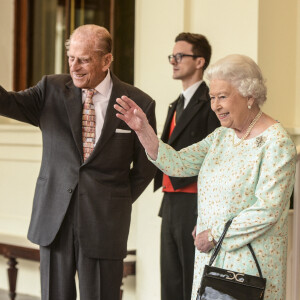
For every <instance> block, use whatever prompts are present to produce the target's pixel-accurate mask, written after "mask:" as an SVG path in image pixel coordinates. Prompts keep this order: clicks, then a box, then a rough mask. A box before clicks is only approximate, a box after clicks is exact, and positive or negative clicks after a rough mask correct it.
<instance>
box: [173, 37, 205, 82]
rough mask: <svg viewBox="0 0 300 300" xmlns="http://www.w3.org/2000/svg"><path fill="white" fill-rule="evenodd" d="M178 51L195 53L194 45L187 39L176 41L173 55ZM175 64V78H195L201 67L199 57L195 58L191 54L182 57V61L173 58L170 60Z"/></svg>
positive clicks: (185, 79)
mask: <svg viewBox="0 0 300 300" xmlns="http://www.w3.org/2000/svg"><path fill="white" fill-rule="evenodd" d="M178 53H181V54H189V55H193V54H194V53H193V51H192V45H191V44H189V43H188V42H185V41H179V42H176V43H175V46H174V48H173V55H176V54H178ZM170 63H171V64H172V66H173V78H174V79H180V80H183V81H188V80H189V79H191V78H193V77H194V76H195V74H196V71H197V69H199V67H198V65H199V62H198V59H197V58H196V59H194V58H193V57H190V56H184V57H182V59H181V61H180V62H176V61H175V59H174V58H173V59H172V60H171V62H170Z"/></svg>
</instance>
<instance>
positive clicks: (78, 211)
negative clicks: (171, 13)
mask: <svg viewBox="0 0 300 300" xmlns="http://www.w3.org/2000/svg"><path fill="white" fill-rule="evenodd" d="M66 47H67V54H68V57H69V67H70V75H68V74H64V75H51V76H45V77H43V79H42V80H41V81H40V82H39V83H38V84H37V85H36V86H34V87H32V88H30V89H28V90H25V91H22V92H7V91H5V90H4V89H3V88H2V87H0V113H1V115H3V116H6V117H9V118H13V119H16V120H19V121H22V122H26V123H29V124H32V125H34V126H39V127H40V129H41V132H42V136H43V157H42V165H41V169H40V173H39V176H38V179H37V184H36V191H35V196H34V201H33V210H32V217H31V222H30V228H29V233H28V238H29V239H30V240H31V241H32V242H34V243H37V244H39V245H40V253H41V268H40V269H41V283H42V299H43V300H46V299H47V300H73V299H76V288H75V281H74V277H75V274H76V272H77V273H78V278H79V289H80V298H81V299H83V300H96V299H97V300H99V299H100V300H119V297H120V294H119V293H120V291H119V289H120V285H121V280H122V272H123V258H124V257H125V256H126V246H127V237H128V232H129V225H130V215H131V206H132V203H133V202H134V201H135V200H136V199H137V198H138V197H139V196H140V194H141V193H142V192H143V191H144V189H145V188H146V186H147V185H148V184H149V182H150V181H151V179H152V178H153V176H154V174H155V167H154V166H152V164H151V163H150V162H149V161H148V159H147V158H146V155H145V151H144V149H143V147H142V146H141V145H140V142H139V141H138V139H137V137H136V135H135V133H134V132H133V131H131V130H130V128H129V127H128V126H127V125H126V124H125V123H124V122H122V121H120V120H119V119H118V118H116V116H115V111H114V108H113V104H114V103H115V100H116V98H117V97H120V96H122V95H127V96H129V97H130V98H132V99H133V100H134V101H136V103H137V104H138V105H139V106H141V107H142V109H143V110H144V111H145V112H146V114H147V117H148V119H149V122H150V124H151V125H152V126H155V102H154V101H153V100H152V99H151V98H150V97H149V96H148V95H147V94H145V93H144V92H142V91H141V90H139V89H137V88H135V87H133V86H131V85H128V84H126V83H124V82H122V81H120V80H119V79H118V78H117V77H116V76H115V75H114V74H112V73H111V72H110V70H109V67H110V65H111V62H112V59H113V57H112V53H111V47H112V40H111V36H110V34H109V32H108V31H107V30H106V29H105V28H103V27H100V26H96V25H83V26H80V27H78V28H77V29H76V30H75V31H74V32H73V34H72V35H71V37H70V39H69V40H68V41H67V43H66Z"/></svg>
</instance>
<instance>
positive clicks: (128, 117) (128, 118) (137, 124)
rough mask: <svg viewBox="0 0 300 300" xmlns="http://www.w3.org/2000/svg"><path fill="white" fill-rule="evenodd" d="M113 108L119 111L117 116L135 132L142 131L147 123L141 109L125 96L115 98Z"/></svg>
mask: <svg viewBox="0 0 300 300" xmlns="http://www.w3.org/2000/svg"><path fill="white" fill-rule="evenodd" d="M116 102H117V103H118V104H115V105H114V108H115V109H116V110H117V111H118V112H119V113H117V115H116V116H117V117H118V118H119V119H121V120H123V121H124V122H125V123H126V124H127V125H128V126H129V127H130V128H131V129H132V130H134V131H135V132H137V133H138V132H140V131H142V129H143V128H145V127H146V126H147V125H148V124H149V123H148V119H147V116H146V114H145V113H144V112H143V111H142V109H141V108H140V107H139V106H138V105H137V104H136V103H135V102H134V101H132V100H131V99H130V98H128V97H127V96H122V97H121V98H117V100H116Z"/></svg>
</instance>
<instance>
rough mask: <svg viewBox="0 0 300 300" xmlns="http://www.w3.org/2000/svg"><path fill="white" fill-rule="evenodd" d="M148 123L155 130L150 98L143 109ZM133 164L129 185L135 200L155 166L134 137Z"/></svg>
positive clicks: (153, 110)
mask: <svg viewBox="0 0 300 300" xmlns="http://www.w3.org/2000/svg"><path fill="white" fill-rule="evenodd" d="M144 112H145V113H146V115H147V117H148V121H149V124H150V125H151V126H152V127H153V129H154V130H155V132H156V118H155V102H154V101H153V100H152V101H151V102H150V104H149V105H148V107H147V108H146V109H145V110H144ZM134 148H135V149H134V157H133V164H132V168H131V170H130V175H129V176H130V185H131V193H132V199H133V201H135V200H136V199H137V198H138V197H139V196H140V195H141V194H142V192H143V191H144V190H145V188H146V187H147V186H148V184H149V183H150V182H151V180H152V178H153V177H154V175H155V172H156V167H155V166H154V165H153V164H152V163H151V162H150V161H149V160H148V159H147V156H146V152H145V149H144V147H143V146H142V145H141V143H140V141H139V139H138V138H137V136H136V137H135V145H134Z"/></svg>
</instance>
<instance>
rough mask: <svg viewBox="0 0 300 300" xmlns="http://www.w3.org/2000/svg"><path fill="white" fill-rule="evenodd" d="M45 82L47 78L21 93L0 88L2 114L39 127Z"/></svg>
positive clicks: (0, 111)
mask: <svg viewBox="0 0 300 300" xmlns="http://www.w3.org/2000/svg"><path fill="white" fill-rule="evenodd" d="M45 81H46V77H44V78H43V80H41V81H40V82H39V83H38V84H37V85H36V86H34V87H32V88H29V89H27V90H24V91H20V92H7V91H6V90H5V89H4V88H2V87H1V86H0V114H1V115H2V116H4V117H7V118H11V119H14V120H17V121H20V122H24V123H28V124H31V125H34V126H39V118H40V114H41V110H42V108H43V86H44V85H45Z"/></svg>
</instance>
